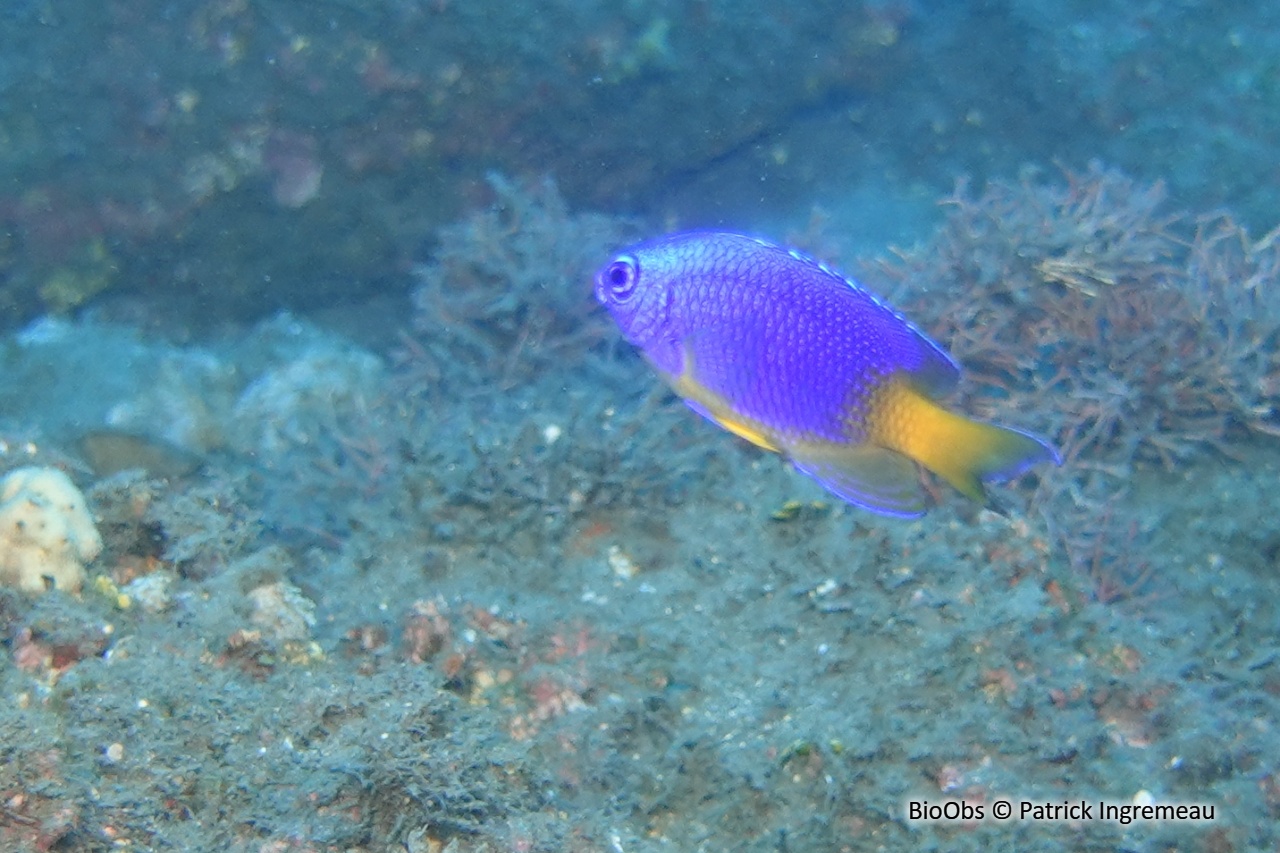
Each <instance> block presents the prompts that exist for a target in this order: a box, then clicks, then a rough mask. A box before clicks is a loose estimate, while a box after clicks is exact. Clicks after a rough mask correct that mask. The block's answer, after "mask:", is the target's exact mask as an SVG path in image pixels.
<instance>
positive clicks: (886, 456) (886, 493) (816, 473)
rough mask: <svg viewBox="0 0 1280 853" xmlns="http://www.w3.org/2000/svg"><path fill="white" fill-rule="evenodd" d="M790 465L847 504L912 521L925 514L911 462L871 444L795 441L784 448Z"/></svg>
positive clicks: (913, 464)
mask: <svg viewBox="0 0 1280 853" xmlns="http://www.w3.org/2000/svg"><path fill="white" fill-rule="evenodd" d="M784 452H785V453H786V454H787V456H788V457H789V458H790V459H791V462H792V464H794V465H795V466H796V468H797V469H798V470H800V471H801V472H803V473H805V474H808V475H809V476H810V477H812V478H813V479H815V480H817V481H818V482H819V483H821V484H822V486H823V488H825V489H826V490H827V491H829V492H831V493H832V494H834V495H836V496H837V497H839V498H842V499H844V500H846V501H848V502H849V503H852V504H857V505H858V506H861V507H864V508H866V509H869V510H873V511H875V512H879V513H883V514H885V515H894V516H898V517H899V518H915V517H917V516H920V515H923V514H924V511H925V500H924V492H923V490H922V489H921V488H920V476H919V472H918V470H917V468H916V465H915V463H914V462H912V461H911V460H910V459H908V458H907V457H905V456H903V455H902V454H901V453H896V452H894V451H892V450H888V449H886V448H883V447H877V446H875V445H872V444H855V445H843V444H832V443H827V442H813V443H810V442H799V443H797V444H795V445H791V446H788V447H786V448H784Z"/></svg>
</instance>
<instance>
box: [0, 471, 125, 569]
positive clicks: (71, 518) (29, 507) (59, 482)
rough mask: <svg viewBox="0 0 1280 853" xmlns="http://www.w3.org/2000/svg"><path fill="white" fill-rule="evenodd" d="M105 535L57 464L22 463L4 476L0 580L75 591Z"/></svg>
mask: <svg viewBox="0 0 1280 853" xmlns="http://www.w3.org/2000/svg"><path fill="white" fill-rule="evenodd" d="M101 551H102V537H101V536H100V535H99V534H98V529H97V528H96V527H94V526H93V516H91V515H90V514H89V507H88V506H87V505H86V504H85V500H84V495H83V494H81V493H80V490H79V489H77V488H76V486H75V483H72V482H71V478H69V477H68V476H67V475H66V474H64V473H62V472H61V471H59V470H58V469H57V468H17V469H14V470H13V471H10V472H9V473H8V474H7V475H6V476H5V478H4V479H3V480H0V584H5V585H8V586H16V587H19V588H21V589H24V590H27V591H28V592H44V591H45V590H46V589H48V588H49V586H50V585H52V586H55V587H57V588H58V589H62V590H67V591H70V592H76V591H78V590H79V589H80V586H81V585H82V584H83V583H84V566H85V563H88V562H90V561H92V560H93V559H94V558H95V557H97V556H98V554H99V553H100V552H101Z"/></svg>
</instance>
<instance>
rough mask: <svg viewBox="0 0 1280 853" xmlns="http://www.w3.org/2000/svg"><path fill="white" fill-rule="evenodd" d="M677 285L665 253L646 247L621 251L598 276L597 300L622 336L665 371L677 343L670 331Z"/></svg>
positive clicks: (596, 285)
mask: <svg viewBox="0 0 1280 853" xmlns="http://www.w3.org/2000/svg"><path fill="white" fill-rule="evenodd" d="M673 284H674V280H673V278H672V277H671V276H670V275H668V274H667V273H666V271H665V268H664V265H663V264H662V256H661V254H660V253H654V252H652V251H651V250H649V249H647V247H645V246H636V247H633V248H631V249H628V250H625V251H622V252H619V253H618V254H616V255H614V256H613V258H612V260H610V261H609V263H607V264H605V265H604V266H603V267H601V269H600V271H599V272H598V273H596V282H595V294H596V300H597V301H599V303H600V304H601V305H603V306H604V307H605V309H606V310H607V311H608V312H609V314H610V315H611V316H612V317H613V320H614V322H615V323H617V324H618V328H619V330H621V332H622V336H623V337H624V338H626V339H627V341H628V342H630V343H631V344H632V345H634V346H636V347H638V348H639V349H640V350H641V351H642V352H644V354H645V355H646V356H647V357H648V358H649V359H650V360H651V361H654V362H655V364H658V365H659V366H660V367H662V368H664V369H665V368H667V365H666V362H667V361H668V360H669V359H670V357H671V355H670V354H669V353H667V351H668V350H670V349H671V347H672V346H673V345H674V344H675V341H673V340H672V330H671V328H670V325H671V312H670V308H671V298H672V290H673ZM676 367H677V369H678V365H676Z"/></svg>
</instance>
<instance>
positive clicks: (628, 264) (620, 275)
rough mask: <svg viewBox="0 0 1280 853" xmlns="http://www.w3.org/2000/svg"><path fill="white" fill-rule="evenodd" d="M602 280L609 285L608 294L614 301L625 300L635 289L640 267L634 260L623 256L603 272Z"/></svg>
mask: <svg viewBox="0 0 1280 853" xmlns="http://www.w3.org/2000/svg"><path fill="white" fill-rule="evenodd" d="M604 280H605V282H607V283H608V285H609V292H610V293H611V294H613V297H614V298H615V299H626V298H627V297H628V296H630V295H631V293H632V291H634V290H635V289H636V282H637V281H639V280H640V265H639V264H638V263H636V260H635V258H633V257H631V256H629V255H623V256H621V257H619V258H618V259H617V260H615V261H614V262H613V263H611V264H609V266H608V267H607V268H606V269H605V271H604Z"/></svg>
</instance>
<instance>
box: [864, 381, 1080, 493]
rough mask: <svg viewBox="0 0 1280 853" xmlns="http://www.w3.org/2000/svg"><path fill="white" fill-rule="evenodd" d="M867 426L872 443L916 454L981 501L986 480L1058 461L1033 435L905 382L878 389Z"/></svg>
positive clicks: (951, 481) (948, 480)
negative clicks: (965, 411) (946, 403)
mask: <svg viewBox="0 0 1280 853" xmlns="http://www.w3.org/2000/svg"><path fill="white" fill-rule="evenodd" d="M867 430H868V435H867V438H868V440H870V441H871V442H873V443H875V444H879V445H881V446H883V447H887V448H889V449H891V450H896V451H897V452H899V453H901V454H903V455H904V456H907V457H909V458H911V459H914V460H915V461H916V462H919V463H920V464H921V465H923V466H924V467H925V468H928V469H929V470H930V471H932V472H934V473H935V474H937V475H938V476H939V477H941V478H942V479H944V480H946V481H947V482H948V483H950V484H951V485H953V486H955V487H956V488H957V489H958V490H960V491H961V492H962V493H963V494H965V495H968V496H969V497H971V498H973V499H974V500H976V501H979V502H982V503H986V500H987V493H986V489H984V488H983V486H982V484H983V483H984V482H986V481H990V480H1007V479H1009V478H1011V477H1016V476H1017V475H1019V474H1021V473H1022V472H1023V471H1025V470H1027V468H1029V467H1031V466H1032V465H1035V464H1037V463H1040V462H1053V463H1054V464H1055V465H1056V464H1058V463H1059V461H1060V460H1059V458H1058V454H1057V451H1055V450H1054V449H1053V448H1052V447H1050V446H1049V445H1048V444H1046V443H1045V442H1043V441H1041V440H1040V439H1038V438H1036V437H1035V436H1032V435H1028V434H1027V433H1024V432H1019V431H1018V430H1013V429H1008V428H1006V427H1001V426H996V425H994V424H984V423H980V422H978V421H973V420H970V419H969V418H966V417H964V416H962V415H957V414H955V413H954V412H949V411H947V410H946V409H944V408H942V406H939V405H938V404H937V403H935V402H934V401H932V400H930V399H929V398H928V397H926V396H924V395H923V394H921V393H920V392H919V391H917V390H916V389H915V388H913V387H911V385H909V384H907V383H905V382H902V381H893V382H890V383H889V384H887V385H886V386H885V387H884V388H882V389H881V390H880V391H879V392H877V393H876V395H875V398H874V400H873V401H872V405H871V409H870V412H869V413H868V418H867Z"/></svg>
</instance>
